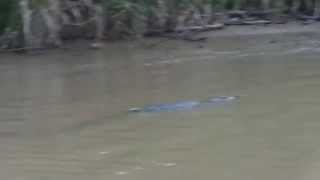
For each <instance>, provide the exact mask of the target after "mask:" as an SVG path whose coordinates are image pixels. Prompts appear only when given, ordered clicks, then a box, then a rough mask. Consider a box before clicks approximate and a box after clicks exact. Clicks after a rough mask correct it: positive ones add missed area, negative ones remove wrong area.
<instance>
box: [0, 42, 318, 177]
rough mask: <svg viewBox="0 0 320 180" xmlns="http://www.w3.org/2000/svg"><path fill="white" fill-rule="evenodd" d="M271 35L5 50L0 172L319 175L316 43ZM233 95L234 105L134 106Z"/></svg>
mask: <svg viewBox="0 0 320 180" xmlns="http://www.w3.org/2000/svg"><path fill="white" fill-rule="evenodd" d="M273 38H277V41H278V42H277V43H272V44H271V43H268V39H269V37H261V38H254V39H253V38H252V39H250V38H247V39H246V40H245V41H243V40H241V39H233V40H230V39H225V40H221V39H220V40H219V39H217V40H215V41H214V42H209V43H207V44H206V45H205V46H204V48H198V46H197V45H195V44H185V43H182V42H168V43H165V44H161V45H159V46H158V47H155V48H151V49H143V48H141V45H140V44H138V43H133V44H129V45H128V44H122V43H120V44H115V45H112V46H110V47H107V48H106V50H103V51H90V52H82V51H72V52H59V53H57V52H52V53H49V54H48V55H38V56H27V57H26V56H7V57H1V60H0V84H1V88H0V99H1V101H0V114H1V118H0V174H1V177H2V178H3V179H14V180H43V179H61V180H64V179H66V180H70V179H77V180H81V179H89V178H90V179H110V180H111V179H133V180H134V179H137V180H138V179H139V180H144V179H154V180H157V179H159V180H160V179H161V180H162V179H175V180H177V179H184V180H188V179H190V180H191V179H219V180H229V179H237V180H239V179H240V180H242V179H243V180H248V179H252V180H256V179H260V180H261V179H262V180H264V179H265V180H270V179H279V180H283V179H297V180H298V179H299V180H300V179H303V180H313V179H318V178H319V177H320V175H319V174H318V172H319V170H318V169H319V167H320V141H319V136H320V123H319V122H318V119H319V118H318V117H319V112H320V111H319V110H320V95H319V92H320V72H319V68H320V62H319V61H318V59H319V55H320V54H319V53H320V52H319V51H318V49H317V48H318V47H317V46H318V43H317V42H315V40H314V39H310V38H309V39H308V38H307V37H305V36H302V37H300V36H297V37H292V36H291V37H290V36H288V37H284V36H282V37H273ZM297 39H299V40H300V41H299V43H297V42H296V40H297ZM301 39H302V40H301ZM233 95H237V96H241V99H240V101H239V102H238V103H236V104H234V105H231V106H227V107H217V108H208V109H205V110H201V111H191V112H176V113H157V114H130V113H128V112H127V109H128V108H129V107H132V106H137V107H141V106H144V105H147V104H158V103H165V102H174V101H180V100H193V99H206V98H209V97H214V96H233Z"/></svg>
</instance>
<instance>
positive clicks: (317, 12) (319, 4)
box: [313, 0, 320, 16]
mask: <svg viewBox="0 0 320 180" xmlns="http://www.w3.org/2000/svg"><path fill="white" fill-rule="evenodd" d="M313 8H314V10H313V15H314V16H320V0H314V4H313Z"/></svg>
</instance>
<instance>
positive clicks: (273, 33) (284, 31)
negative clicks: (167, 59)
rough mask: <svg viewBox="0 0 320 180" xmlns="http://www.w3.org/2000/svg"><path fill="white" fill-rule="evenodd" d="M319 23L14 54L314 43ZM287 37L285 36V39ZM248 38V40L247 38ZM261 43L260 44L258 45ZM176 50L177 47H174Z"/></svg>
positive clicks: (66, 45)
mask: <svg viewBox="0 0 320 180" xmlns="http://www.w3.org/2000/svg"><path fill="white" fill-rule="evenodd" d="M319 29H320V24H319V23H314V24H310V25H302V24H301V23H299V22H290V23H287V24H271V25H252V26H227V27H226V28H224V29H223V30H217V31H208V32H202V33H199V34H198V35H196V37H205V38H206V40H205V41H197V42H190V41H184V40H175V39H170V38H159V37H154V38H145V37H131V38H130V39H126V40H120V41H112V42H110V41H105V42H102V43H101V44H100V47H99V48H92V41H90V40H74V41H66V42H65V43H64V44H63V46H62V47H61V48H56V49H39V50H35V51H30V52H29V53H14V54H18V55H27V54H29V55H43V54H47V53H50V54H55V53H60V52H63V53H64V52H66V53H68V52H70V53H75V52H77V51H81V53H84V52H99V51H100V52H101V51H109V50H108V49H111V50H112V49H117V48H123V49H126V50H128V49H130V48H134V49H140V50H144V51H145V50H146V51H148V50H157V49H161V46H162V47H163V46H167V45H168V44H171V45H170V46H172V44H176V46H180V47H179V48H182V49H184V48H187V47H191V48H196V49H198V48H203V47H205V46H209V47H215V48H218V49H219V46H222V47H221V48H223V49H225V50H226V49H228V48H229V49H232V46H234V45H232V43H227V44H228V46H229V47H225V46H223V44H226V43H225V42H230V41H233V40H234V39H237V40H241V39H242V40H243V41H249V40H250V39H264V41H266V42H268V43H270V44H273V43H278V41H279V40H280V39H283V38H286V39H287V41H290V39H291V40H292V41H295V42H297V41H299V39H297V37H299V36H297V35H301V36H312V37H314V40H317V39H319V40H320V31H319ZM283 35H285V36H283ZM248 38H249V39H248ZM256 43H260V42H256ZM174 49H175V48H174ZM5 54H7V55H10V54H12V52H11V51H2V53H1V54H0V55H1V56H4V55H5Z"/></svg>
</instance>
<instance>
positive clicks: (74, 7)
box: [0, 0, 320, 49]
mask: <svg viewBox="0 0 320 180" xmlns="http://www.w3.org/2000/svg"><path fill="white" fill-rule="evenodd" d="M319 16H320V0H1V1H0V48H1V49H19V48H24V49H26V48H43V47H59V46H61V45H62V44H63V42H64V41H67V40H72V39H83V38H85V39H92V40H93V41H94V42H101V41H103V40H113V39H121V38H125V37H132V36H137V35H138V36H141V35H144V36H160V35H164V34H167V33H173V32H179V35H181V34H182V35H183V38H185V37H186V32H188V34H187V35H190V34H189V32H190V31H199V30H210V29H220V28H222V27H223V26H224V25H251V24H259V23H262V24H269V23H285V22H286V21H287V20H289V19H295V20H296V19H298V20H303V21H304V22H305V21H307V22H310V21H317V20H319V19H320V18H319ZM173 36H174V37H179V36H177V34H174V35H173ZM185 39H189V40H190V38H185Z"/></svg>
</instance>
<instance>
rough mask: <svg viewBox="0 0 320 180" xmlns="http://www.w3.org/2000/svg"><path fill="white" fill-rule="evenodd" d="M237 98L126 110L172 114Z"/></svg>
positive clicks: (222, 97)
mask: <svg viewBox="0 0 320 180" xmlns="http://www.w3.org/2000/svg"><path fill="white" fill-rule="evenodd" d="M238 99H239V97H238V96H217V97H212V98H208V99H207V100H204V101H177V102H175V103H167V104H155V105H149V106H145V107H142V108H140V107H134V108H130V109H128V111H129V112H174V111H187V110H193V109H196V108H200V107H211V106H216V105H224V104H227V103H230V102H233V101H236V100H238Z"/></svg>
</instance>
